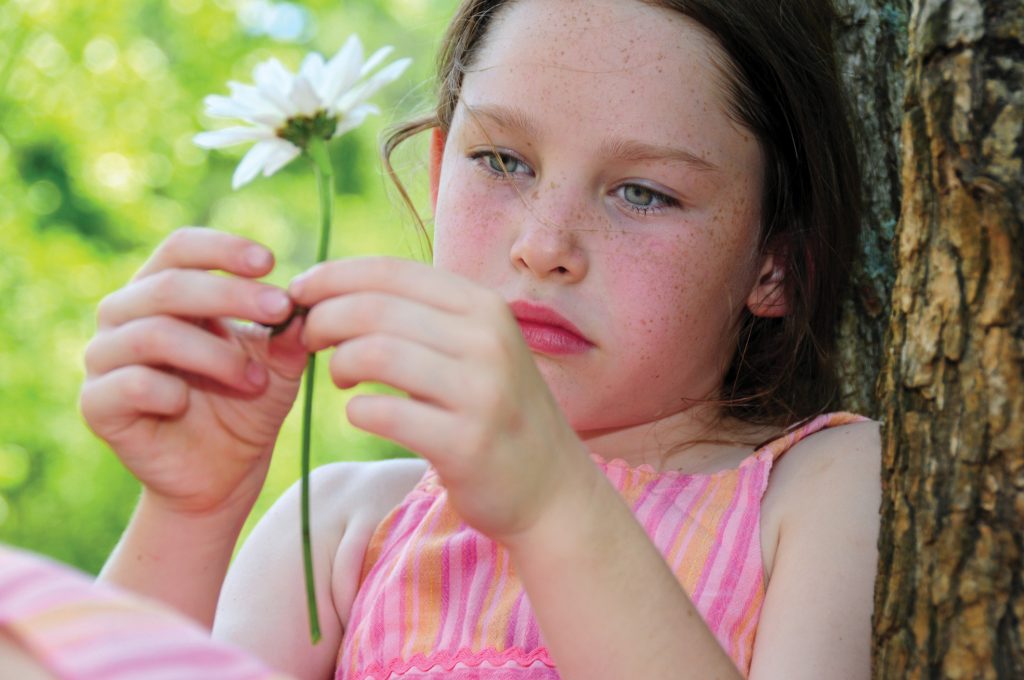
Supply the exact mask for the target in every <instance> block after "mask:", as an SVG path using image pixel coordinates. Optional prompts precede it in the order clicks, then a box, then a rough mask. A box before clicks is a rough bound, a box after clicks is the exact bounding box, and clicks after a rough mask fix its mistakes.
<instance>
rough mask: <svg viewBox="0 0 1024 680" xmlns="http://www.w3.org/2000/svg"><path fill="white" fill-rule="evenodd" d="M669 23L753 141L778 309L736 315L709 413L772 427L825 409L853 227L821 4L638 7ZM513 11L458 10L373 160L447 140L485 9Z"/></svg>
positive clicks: (679, 1) (703, 2) (768, 1)
mask: <svg viewBox="0 0 1024 680" xmlns="http://www.w3.org/2000/svg"><path fill="white" fill-rule="evenodd" d="M640 1H642V2H645V3H646V4H648V5H652V6H656V7H664V8H667V9H672V10H676V11H678V12H680V13H681V14H683V15H684V16H686V17H689V18H690V19H692V20H693V21H695V22H696V23H698V24H700V25H701V26H702V27H704V29H706V30H707V31H708V32H709V33H711V34H712V35H713V36H714V37H715V38H716V39H717V40H718V42H719V43H720V44H721V46H722V49H723V52H724V54H725V55H727V57H728V60H729V63H728V64H726V65H725V66H726V68H725V69H724V71H725V74H726V76H727V77H726V81H727V82H726V85H725V86H726V90H727V92H726V94H727V99H728V101H729V103H730V106H731V111H730V113H731V115H732V116H733V117H734V118H735V119H736V120H737V121H738V122H739V123H740V124H742V125H743V126H744V127H746V128H747V129H749V130H750V131H751V132H753V133H754V135H755V136H756V137H757V139H758V142H759V143H760V146H761V150H762V153H763V157H764V160H765V165H764V193H763V196H762V202H761V221H762V230H761V249H762V252H772V253H773V254H774V255H775V256H776V257H778V258H781V261H782V263H783V268H784V276H783V280H782V284H781V285H783V286H784V287H785V294H786V300H787V305H788V311H787V313H786V315H785V316H783V317H780V318H762V317H756V316H754V315H753V314H751V313H750V312H749V311H748V310H746V309H744V311H743V317H742V319H741V320H740V324H741V325H740V333H739V337H738V342H737V347H736V351H735V352H734V354H733V358H732V361H731V364H730V366H729V369H728V371H727V372H726V375H725V381H724V384H723V388H722V393H721V394H720V395H718V397H719V399H720V402H721V404H722V406H723V415H726V416H733V417H736V418H739V419H741V420H744V421H746V422H749V423H754V424H761V425H774V426H780V427H781V426H785V425H790V424H792V423H794V422H795V421H798V420H802V419H805V418H808V417H811V416H813V415H815V414H817V413H820V412H822V411H824V410H827V409H828V408H831V407H833V406H834V405H835V402H836V401H837V399H838V383H837V378H836V375H835V369H834V366H833V357H834V347H835V332H836V326H837V323H838V318H839V311H840V301H841V300H842V295H843V292H844V289H845V287H846V285H847V280H848V278H849V272H848V270H847V266H848V263H849V261H850V259H851V258H852V256H853V253H854V251H855V248H856V243H857V235H858V231H859V227H860V207H861V206H860V196H861V192H860V173H859V167H858V163H857V156H856V150H855V145H854V136H853V132H852V128H851V123H850V120H849V117H848V115H847V109H846V97H845V93H844V90H843V86H842V83H841V80H840V77H839V70H838V66H837V63H836V55H835V46H834V41H833V35H832V31H833V28H834V26H835V22H836V16H835V9H834V7H833V6H832V3H831V0H757V1H756V2H743V1H741V2H737V1H736V0H640ZM513 2H515V0H464V2H462V4H461V5H460V6H459V9H458V10H457V11H456V14H455V17H454V19H453V20H452V23H451V24H450V25H449V28H448V31H447V33H446V35H445V39H444V42H443V44H442V48H441V51H440V54H439V55H438V64H437V65H438V90H437V106H436V109H435V110H434V112H433V113H432V114H431V115H429V116H426V117H423V118H420V119H417V120H412V121H410V122H408V123H406V124H404V125H401V126H399V127H397V128H395V129H394V130H392V131H391V133H390V134H389V135H388V137H387V139H386V140H385V143H384V147H383V150H382V153H383V157H384V164H385V168H386V169H387V171H388V173H389V174H390V175H391V177H392V178H393V179H394V180H395V182H396V184H397V186H398V187H399V190H400V191H401V193H402V196H403V198H405V199H406V201H407V202H408V197H407V196H406V194H405V191H404V189H403V188H402V185H401V182H399V181H398V178H397V177H396V176H395V173H394V170H393V168H392V166H391V163H390V157H391V154H392V152H393V151H394V149H395V147H397V146H398V145H399V144H400V143H401V142H403V141H404V140H406V139H408V138H409V137H411V136H413V135H415V134H417V133H419V132H422V131H425V130H428V129H431V128H435V127H439V128H440V129H441V130H442V131H444V132H447V131H448V129H449V128H450V126H451V122H452V117H453V115H454V113H455V107H456V104H457V103H458V100H459V94H460V91H461V88H462V80H463V76H464V74H465V73H466V71H467V70H468V69H469V68H471V66H472V65H473V61H474V59H475V58H476V56H477V54H478V52H479V50H480V48H481V45H482V43H483V40H484V38H485V37H486V35H487V31H488V28H489V26H490V24H491V22H492V21H493V20H494V17H495V15H496V14H497V13H498V11H499V10H501V9H502V8H505V7H507V6H509V5H511V4H512V3H513Z"/></svg>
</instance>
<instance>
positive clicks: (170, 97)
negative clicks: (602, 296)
mask: <svg viewBox="0 0 1024 680" xmlns="http://www.w3.org/2000/svg"><path fill="white" fill-rule="evenodd" d="M454 5H455V2H454V0H347V1H339V0H330V1H327V0H322V1H319V0H318V1H311V2H304V3H292V2H274V1H272V0H214V1H210V0H138V1H137V2H119V1H115V2H109V3H102V2H95V3H94V2H85V1H84V0H77V1H76V0H6V1H5V2H0V299H2V301H3V304H2V305H0V541H4V542H8V543H12V544H16V545H21V546H24V547H28V548H31V549H34V550H37V551H40V552H43V553H46V554H49V555H52V556H54V557H56V558H58V559H60V560H63V561H65V562H68V563H71V564H74V565H77V566H78V567H80V568H82V569H85V570H87V571H92V572H95V571H96V570H98V568H99V567H100V565H101V564H102V563H103V561H104V559H105V557H106V555H107V554H108V553H109V551H110V549H111V548H112V547H113V545H114V543H115V542H116V540H117V537H118V536H119V534H120V531H121V529H122V528H123V527H124V524H125V522H126V520H127V518H128V515H129V514H130V512H131V509H132V507H133V505H134V501H135V498H136V497H137V495H138V491H139V486H138V483H137V482H135V480H134V479H132V478H131V476H130V475H128V474H127V473H126V472H125V471H124V470H123V469H122V468H121V466H120V464H119V463H118V462H117V460H116V458H115V457H114V456H113V454H111V453H110V451H109V450H108V449H107V448H106V446H105V445H104V444H103V443H102V442H101V441H99V440H98V439H96V438H95V437H94V436H93V435H92V434H91V433H90V432H89V431H88V429H87V428H86V427H85V425H84V424H83V422H82V419H81V417H80V415H79V412H78V406H77V396H78V390H79V387H80V385H81V382H82V379H83V368H82V360H81V357H82V353H83V349H84V347H85V345H86V343H87V342H88V340H89V337H90V336H91V335H92V333H93V330H94V325H95V321H94V314H95V308H96V305H97V304H98V302H99V300H100V299H101V298H102V297H103V296H104V295H106V294H107V293H109V292H111V291H113V290H115V289H116V288H118V287H120V286H121V285H123V284H124V283H125V282H126V281H127V280H128V279H129V278H130V277H131V275H132V273H133V272H134V271H135V270H136V269H137V268H138V267H139V266H140V264H141V263H142V262H143V261H144V259H145V258H146V256H147V254H148V253H149V252H150V251H151V250H152V249H153V247H154V246H155V245H156V244H157V243H159V242H160V241H161V240H162V239H163V238H165V237H166V235H167V234H168V233H170V232H171V231H172V230H173V229H175V228H176V227H179V226H183V225H188V224H200V225H208V226H212V227H215V228H218V229H224V230H229V231H232V232H236V233H240V234H244V235H247V236H250V237H252V238H255V239H257V240H259V241H261V242H263V243H265V244H267V245H268V246H270V247H271V248H272V249H273V250H274V251H275V253H276V254H277V258H278V262H279V265H278V267H277V270H276V271H275V272H274V273H273V274H272V275H271V276H270V277H268V278H269V280H271V281H274V282H276V283H278V284H282V285H283V284H285V283H286V282H287V281H288V280H289V279H290V278H291V277H292V276H293V275H294V274H296V273H298V272H299V271H301V270H302V269H304V268H305V267H306V266H308V265H309V264H310V263H311V262H312V260H313V258H314V251H315V242H316V233H315V232H316V230H315V225H316V223H317V212H316V211H317V208H316V189H315V182H314V179H313V173H312V170H311V168H310V167H309V164H308V162H307V161H306V160H305V159H302V158H300V159H298V160H296V161H294V162H293V163H292V164H291V165H290V166H289V167H287V168H285V170H283V171H281V172H280V173H278V174H277V175H275V176H274V177H272V178H270V179H263V178H258V179H257V180H255V181H254V182H253V183H252V184H250V185H248V186H247V187H245V188H244V189H242V190H240V191H239V192H237V193H236V192H232V191H231V188H230V181H231V173H232V172H233V170H234V167H235V165H236V164H237V162H238V160H239V159H240V158H241V155H242V154H243V153H244V151H245V150H246V148H247V147H244V146H243V147H239V148H238V149H237V151H235V150H230V151H228V152H225V153H221V152H212V153H209V154H208V153H207V152H204V151H202V150H200V149H198V148H197V147H195V146H194V145H193V144H192V141H191V139H192V136H193V135H194V134H195V133H196V132H198V131H200V130H203V129H210V128H214V127H217V126H218V125H219V124H222V123H218V122H217V121H211V120H207V119H205V118H204V116H203V114H202V99H203V97H204V96H205V95H207V94H211V93H221V94H226V93H227V87H226V83H227V81H228V80H232V79H233V80H239V81H243V82H250V81H251V70H252V67H253V65H254V64H255V63H256V62H258V61H261V60H264V59H267V58H268V57H271V56H276V57H278V58H279V59H281V60H282V61H283V62H284V63H285V64H286V65H288V66H289V67H291V68H293V69H294V68H297V66H298V64H299V62H300V61H301V59H302V56H303V55H304V54H305V53H306V52H308V51H310V50H316V51H319V52H321V53H323V54H325V55H326V56H328V57H329V56H330V55H332V54H333V53H334V52H335V51H336V50H337V49H338V48H339V47H340V46H341V44H342V43H343V42H344V40H345V38H346V37H347V36H348V35H349V34H350V33H352V32H356V33H358V34H359V35H360V37H361V38H362V39H363V43H364V45H365V46H366V49H367V52H369V51H371V50H373V49H376V48H377V47H379V46H381V45H385V44H390V45H395V46H396V47H397V49H396V51H395V57H401V56H411V57H413V58H414V64H413V66H412V68H411V69H410V70H409V71H407V72H406V74H405V75H404V76H403V77H402V78H401V79H400V80H399V81H398V82H396V83H394V84H392V85H391V86H389V87H388V88H387V89H386V90H385V91H384V92H383V93H382V94H381V95H379V96H378V97H376V98H375V102H376V103H377V104H378V105H380V106H381V108H382V109H383V111H384V114H383V116H381V117H378V118H374V119H372V120H371V121H370V122H368V123H367V124H366V125H364V126H363V127H362V128H360V129H359V130H357V131H356V132H354V133H351V134H350V135H349V136H347V137H344V138H342V139H341V140H338V141H335V142H334V143H333V145H332V155H333V158H334V161H335V166H336V174H337V178H338V181H337V190H338V195H337V199H336V200H337V203H336V209H335V229H334V234H333V245H332V256H334V257H339V256H346V255H357V254H371V253H389V254H395V255H401V256H409V257H420V258H422V257H424V253H425V252H426V249H425V247H424V245H423V242H422V239H421V238H420V237H419V235H418V232H417V229H416V227H415V223H414V221H413V219H412V217H411V216H410V215H409V213H408V211H406V210H405V208H404V207H403V206H402V205H401V203H400V201H399V200H398V197H397V192H396V191H395V190H394V189H393V188H391V187H390V186H389V183H388V180H387V179H386V178H385V177H384V176H383V173H382V171H381V166H380V163H379V161H378V158H377V145H378V137H379V134H380V132H381V130H382V128H383V126H384V125H386V124H388V123H390V122H396V121H398V120H401V119H403V118H405V117H408V116H409V115H411V114H414V113H416V112H420V111H423V110H425V109H427V108H428V107H429V105H430V102H431V99H432V80H431V78H432V74H431V67H432V65H433V60H434V52H435V51H436V48H437V45H438V43H439V41H440V38H441V36H442V34H443V31H444V27H445V25H446V23H447V20H448V19H449V18H450V15H451V13H452V11H453V8H454ZM425 149H426V145H425V140H417V141H416V142H413V143H410V144H409V146H408V148H406V149H403V150H401V151H400V153H399V154H398V158H397V159H396V167H397V169H398V170H399V172H400V174H401V175H402V177H403V179H404V180H405V183H406V185H407V186H408V187H409V188H410V190H411V193H412V194H413V197H414V199H415V200H416V201H417V204H418V205H419V206H425V205H426V204H427V200H426V196H427V193H426V186H425V184H426V172H425V166H426V162H425V160H426V159H425V156H426V151H425ZM420 212H421V213H423V214H427V211H425V210H423V209H422V208H421V211H420ZM323 363H324V362H321V365H322V364H323ZM346 398H347V395H346V394H343V393H341V392H339V391H338V390H336V389H335V388H334V387H333V386H332V385H331V383H330V381H329V380H328V379H326V376H321V377H320V378H319V379H318V394H317V397H316V416H315V419H316V420H315V423H316V428H315V429H316V432H315V437H314V462H315V463H317V464H322V463H325V462H329V461H331V460H338V459H367V458H378V457H385V456H392V455H401V454H402V453H403V452H401V451H400V450H399V449H397V447H395V446H394V445H392V444H389V443H387V442H382V441H379V440H375V439H374V438H371V437H369V436H368V435H365V434H363V433H360V432H358V431H356V430H354V429H353V428H351V427H350V426H349V425H348V424H347V423H346V422H345V418H344V402H345V400H346ZM295 411H298V409H295ZM295 416H296V414H295V413H294V412H293V414H292V416H290V417H289V420H288V422H286V424H285V427H284V429H283V431H282V435H281V439H280V440H279V445H278V447H277V451H276V453H275V458H274V463H273V465H272V467H271V471H270V476H269V479H268V481H267V485H266V488H265V489H264V493H263V495H262V496H261V498H260V501H259V503H258V506H257V510H256V513H255V514H254V517H253V520H255V519H256V518H257V517H258V516H259V515H260V514H261V513H262V512H263V511H265V510H266V508H267V507H269V505H270V503H271V502H273V500H274V499H275V498H276V497H277V496H279V495H280V494H281V493H282V491H283V490H284V489H285V488H287V487H288V486H289V485H291V484H292V483H293V482H294V481H295V480H296V479H297V477H298V470H299V463H298V455H297V452H298V441H299V423H298V418H297V417H295ZM313 511H314V516H315V512H316V508H315V507H314V508H313ZM296 521H298V518H296ZM314 521H315V520H314ZM251 525H252V521H250V524H249V527H251Z"/></svg>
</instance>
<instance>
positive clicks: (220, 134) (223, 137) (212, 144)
mask: <svg viewBox="0 0 1024 680" xmlns="http://www.w3.org/2000/svg"><path fill="white" fill-rule="evenodd" d="M273 137H274V132H273V130H270V129H268V128H263V127H241V126H239V127H229V128H224V129H223V130H213V131H210V132H200V133H199V134H197V135H196V136H195V137H193V138H192V141H193V142H195V144H196V146H201V147H202V148H204V149H220V148H223V147H225V146H234V145H235V144H242V143H244V142H257V141H260V140H266V139H272V138H273Z"/></svg>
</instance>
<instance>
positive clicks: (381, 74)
mask: <svg viewBox="0 0 1024 680" xmlns="http://www.w3.org/2000/svg"><path fill="white" fill-rule="evenodd" d="M411 63H412V59H399V60H398V61H396V62H394V63H392V64H388V65H387V66H385V67H384V68H382V69H381V70H380V71H377V73H375V74H373V76H372V77H371V78H369V79H368V80H367V81H366V82H363V83H361V84H359V85H358V86H356V87H354V88H352V89H351V90H349V91H348V92H346V93H345V94H343V95H342V96H341V97H340V98H339V99H338V101H337V102H336V103H335V105H334V107H333V109H334V110H335V111H339V112H344V111H347V110H349V109H351V108H352V107H354V106H357V105H358V104H360V103H361V102H364V101H366V100H367V99H369V98H370V97H372V96H373V95H375V94H376V93H377V90H379V89H380V88H382V87H384V86H385V85H387V84H388V83H390V82H391V81H393V80H395V79H396V78H398V76H400V75H402V72H403V71H405V69H406V68H408V66H409V64H411Z"/></svg>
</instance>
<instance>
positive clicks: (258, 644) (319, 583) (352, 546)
mask: <svg viewBox="0 0 1024 680" xmlns="http://www.w3.org/2000/svg"><path fill="white" fill-rule="evenodd" d="M424 470H425V465H424V463H423V462H422V461H419V460H408V459H401V460H390V461H381V462H377V463H335V464H332V465H327V466H323V467H320V468H317V469H316V470H315V471H314V472H313V474H312V477H311V479H310V484H311V502H312V508H313V515H312V540H313V564H314V577H315V581H316V594H317V608H318V609H319V613H320V617H319V618H320V630H321V634H322V639H321V640H320V642H319V643H318V644H316V645H314V644H312V642H311V640H310V632H309V617H308V609H307V605H306V590H305V580H304V576H303V566H302V553H301V552H300V545H301V534H300V524H299V490H298V485H295V486H293V487H292V488H291V489H290V490H289V491H288V492H287V493H285V494H284V495H283V496H282V497H281V498H280V499H279V500H278V501H277V502H276V503H275V504H274V506H273V507H272V508H271V509H270V510H269V511H268V512H267V513H266V514H265V515H264V516H263V518H262V519H261V520H260V522H259V524H258V525H257V526H256V528H255V529H254V530H253V532H252V534H251V535H250V536H249V538H248V540H247V541H246V543H245V545H243V546H242V549H241V550H240V551H239V553H238V556H237V557H236V558H235V561H234V563H233V564H232V565H231V570H230V571H229V572H228V576H227V579H226V580H225V582H224V588H223V590H222V592H221V596H220V602H219V603H218V605H217V615H216V619H215V621H214V624H213V635H214V637H216V638H218V639H221V640H225V641H228V642H231V643H233V644H235V645H238V646H240V647H242V648H243V649H247V650H248V651H250V652H252V653H253V654H255V655H256V656H258V657H259V658H260V659H262V660H263V661H264V662H265V663H267V664H269V665H270V666H272V667H274V668H277V669H279V670H282V671H285V672H287V673H289V674H290V675H293V676H295V677H297V678H310V679H313V678H316V679H317V680H323V679H324V678H329V677H332V674H333V672H334V668H335V663H336V661H337V656H338V649H339V647H340V645H341V638H342V634H343V632H344V628H345V625H346V624H347V623H348V613H349V610H350V609H351V606H352V600H353V599H354V597H355V593H356V589H357V587H358V580H359V575H360V573H361V570H362V563H363V556H364V552H365V549H366V545H367V543H368V541H369V538H370V536H371V534H372V533H373V530H374V529H375V528H376V527H377V525H378V524H379V523H380V522H381V521H382V520H383V519H384V517H385V515H387V513H388V512H390V511H391V509H392V508H394V507H395V506H396V505H398V503H399V502H400V501H401V500H402V498H404V497H405V495H406V494H407V493H408V492H409V490H410V489H412V487H413V486H414V485H415V484H416V482H417V481H418V480H419V479H420V477H422V476H423V472H424Z"/></svg>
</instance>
